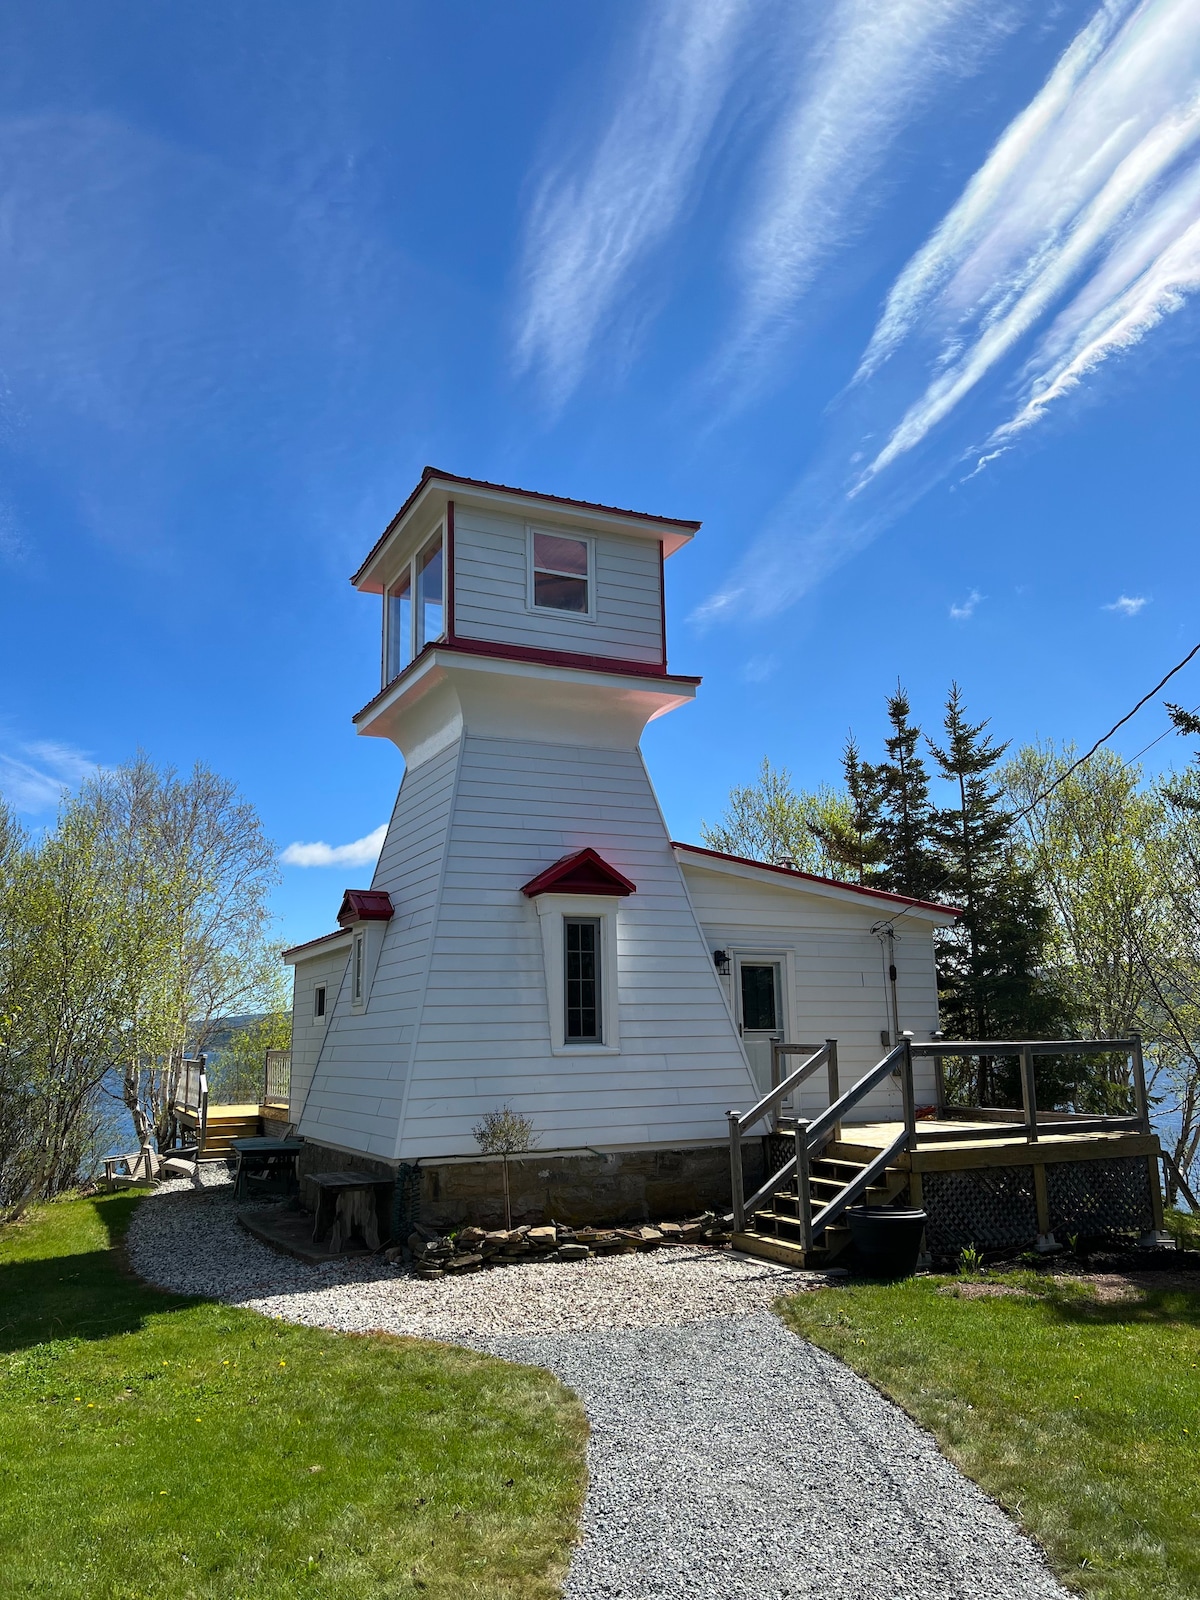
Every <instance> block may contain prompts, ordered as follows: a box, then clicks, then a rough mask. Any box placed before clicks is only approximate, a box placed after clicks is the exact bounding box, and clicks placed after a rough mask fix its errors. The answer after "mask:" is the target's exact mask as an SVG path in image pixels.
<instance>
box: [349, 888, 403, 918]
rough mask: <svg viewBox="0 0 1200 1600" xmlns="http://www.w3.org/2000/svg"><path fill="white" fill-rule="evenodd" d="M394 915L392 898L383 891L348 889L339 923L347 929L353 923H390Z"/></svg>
mask: <svg viewBox="0 0 1200 1600" xmlns="http://www.w3.org/2000/svg"><path fill="white" fill-rule="evenodd" d="M392 915H393V907H392V897H391V895H390V894H385V892H384V891H383V890H382V889H347V890H346V892H345V894H344V895H343V896H342V907H341V910H340V911H339V912H338V922H339V923H340V924H341V925H342V927H343V928H345V927H348V926H349V924H350V923H352V922H389V921H390V920H391V918H392Z"/></svg>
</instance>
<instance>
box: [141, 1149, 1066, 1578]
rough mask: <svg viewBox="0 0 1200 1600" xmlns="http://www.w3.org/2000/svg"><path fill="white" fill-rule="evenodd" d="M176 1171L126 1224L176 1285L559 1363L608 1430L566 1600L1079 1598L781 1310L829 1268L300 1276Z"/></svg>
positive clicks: (153, 1270) (706, 1263) (725, 1257)
mask: <svg viewBox="0 0 1200 1600" xmlns="http://www.w3.org/2000/svg"><path fill="white" fill-rule="evenodd" d="M205 1178H206V1187H205V1188H204V1189H203V1190H201V1191H196V1190H193V1189H192V1188H191V1186H190V1185H188V1184H186V1183H181V1184H177V1185H164V1187H163V1188H162V1189H161V1190H160V1191H159V1193H158V1194H157V1195H155V1196H154V1197H152V1198H151V1199H149V1200H147V1201H146V1202H145V1203H144V1204H143V1205H141V1206H139V1207H138V1209H137V1211H136V1212H135V1214H134V1220H133V1226H132V1227H131V1229H130V1234H129V1241H128V1247H129V1253H130V1258H131V1260H132V1262H133V1264H134V1266H135V1267H136V1268H137V1270H138V1271H139V1272H140V1273H141V1274H142V1275H143V1276H144V1277H146V1278H148V1279H150V1280H151V1281H152V1282H155V1283H158V1284H160V1285H162V1286H163V1287H164V1288H172V1289H178V1290H181V1291H185V1292H190V1293H196V1294H203V1295H208V1296H212V1297H214V1298H217V1299H221V1300H225V1301H228V1302H231V1303H233V1304H237V1305H244V1306H248V1307H251V1308H253V1309H255V1310H257V1311H261V1312H264V1313H265V1314H266V1315H268V1316H274V1317H281V1318H284V1319H285V1320H288V1321H294V1322H302V1323H307V1324H310V1325H313V1326H320V1327H330V1328H337V1329H341V1330H346V1331H351V1330H364V1329H368V1328H373V1329H383V1330H386V1331H389V1332H393V1333H404V1334H416V1335H420V1336H422V1337H425V1338H434V1339H446V1340H450V1341H453V1342H456V1343H459V1344H468V1345H472V1346H474V1347H476V1348H479V1349H483V1350H487V1351H490V1352H491V1353H493V1354H495V1355H498V1356H502V1357H505V1358H506V1359H508V1360H513V1361H525V1362H530V1363H533V1364H536V1365H539V1366H544V1367H547V1368H549V1369H550V1370H551V1371H552V1372H555V1373H556V1374H557V1375H558V1376H559V1377H560V1378H562V1380H563V1381H564V1382H565V1383H567V1384H569V1385H570V1387H571V1388H573V1389H574V1390H575V1392H576V1393H577V1394H578V1395H579V1396H580V1398H581V1399H582V1400H583V1402H584V1404H585V1405H586V1407H587V1411H588V1415H589V1417H590V1419H591V1424H592V1436H591V1442H590V1444H589V1449H588V1464H589V1472H590V1481H589V1488H588V1498H587V1505H586V1507H585V1512H584V1528H583V1540H582V1543H581V1544H580V1545H579V1546H578V1548H577V1550H576V1552H575V1555H574V1558H573V1560H572V1563H571V1570H570V1574H569V1576H568V1579H567V1586H566V1595H567V1596H568V1597H569V1600H617V1597H620V1600H784V1597H788V1600H794V1597H799V1596H813V1597H816V1596H820V1597H821V1600H908V1597H910V1596H911V1597H912V1600H984V1597H985V1596H986V1597H987V1600H1067V1597H1066V1591H1065V1590H1063V1589H1061V1588H1060V1587H1059V1585H1058V1584H1057V1583H1056V1582H1055V1580H1054V1579H1053V1578H1052V1577H1051V1575H1050V1573H1049V1571H1048V1570H1047V1568H1046V1565H1045V1562H1044V1560H1043V1558H1042V1556H1041V1555H1040V1553H1039V1552H1038V1550H1037V1549H1036V1547H1035V1546H1034V1545H1033V1544H1032V1542H1031V1541H1030V1540H1028V1539H1026V1538H1025V1536H1024V1535H1023V1534H1021V1533H1020V1532H1019V1530H1018V1529H1017V1528H1016V1527H1015V1526H1014V1524H1013V1523H1012V1522H1011V1521H1010V1520H1009V1519H1008V1518H1007V1517H1006V1516H1005V1515H1004V1513H1003V1512H1002V1511H1001V1510H1000V1509H999V1507H998V1506H996V1505H995V1504H994V1503H993V1502H992V1501H990V1500H989V1499H988V1498H987V1497H986V1496H985V1495H984V1494H983V1493H981V1491H980V1490H979V1489H977V1488H976V1487H975V1486H974V1485H973V1484H972V1483H970V1482H968V1480H967V1479H965V1478H964V1477H963V1476H962V1475H961V1474H960V1473H959V1472H958V1471H957V1470H956V1469H955V1468H954V1467H952V1466H951V1465H950V1463H949V1462H948V1461H946V1459H945V1458H944V1457H943V1456H942V1455H941V1454H940V1453H939V1452H938V1449H937V1446H936V1445H935V1444H934V1441H933V1439H932V1438H931V1436H930V1435H929V1434H927V1433H925V1432H924V1431H923V1430H922V1429H920V1428H918V1427H917V1426H916V1425H915V1424H914V1423H913V1422H911V1421H910V1420H909V1418H907V1417H906V1416H905V1415H904V1414H903V1413H902V1412H901V1411H899V1410H898V1409H897V1408H896V1407H894V1406H892V1405H891V1404H889V1402H887V1401H886V1400H884V1399H883V1397H882V1396H881V1395H879V1394H878V1393H877V1391H876V1390H874V1389H873V1388H871V1386H870V1385H869V1384H867V1383H865V1382H864V1381H863V1380H862V1379H861V1378H858V1377H856V1376H855V1374H854V1373H852V1372H850V1371H849V1369H848V1368H846V1367H844V1366H842V1365H841V1363H840V1362H838V1361H835V1360H834V1358H833V1357H832V1356H829V1355H827V1354H826V1353H825V1352H824V1351H821V1350H817V1349H816V1348H814V1347H813V1346H812V1345H808V1344H806V1343H804V1342H803V1341H802V1340H800V1339H797V1338H796V1337H795V1336H794V1335H793V1334H792V1333H790V1332H789V1331H788V1330H787V1329H786V1328H785V1327H784V1326H783V1325H782V1323H780V1322H779V1321H778V1319H777V1318H776V1317H774V1316H772V1315H771V1314H769V1312H768V1310H767V1308H768V1307H769V1305H770V1303H771V1302H772V1301H773V1300H774V1298H775V1297H776V1296H777V1295H778V1294H780V1293H783V1292H786V1291H789V1290H791V1291H794V1290H796V1289H799V1288H806V1287H814V1286H816V1285H817V1284H819V1283H820V1282H821V1281H822V1279H821V1276H820V1275H819V1274H806V1273H796V1272H793V1271H791V1270H789V1269H788V1268H785V1267H776V1266H774V1265H772V1264H770V1263H767V1262H761V1261H751V1260H748V1259H747V1258H744V1257H738V1256H733V1255H729V1254H723V1253H722V1254H718V1253H716V1252H713V1251H704V1250H689V1249H683V1248H671V1249H666V1250H658V1251H655V1252H653V1253H650V1254H645V1255H631V1256H615V1257H607V1258H603V1259H596V1260H591V1261H584V1262H572V1263H569V1264H566V1263H564V1264H559V1265H555V1266H553V1267H546V1266H541V1267H526V1266H517V1267H509V1268H506V1269H505V1271H504V1275H503V1277H502V1278H500V1279H499V1280H497V1276H496V1274H495V1273H477V1274H473V1275H471V1276H469V1277H464V1278H459V1279H444V1280H441V1281H438V1282H433V1283H425V1282H421V1281H419V1280H417V1279H416V1278H413V1277H410V1276H409V1275H408V1274H407V1273H405V1272H403V1271H400V1270H398V1269H392V1268H389V1267H388V1266H386V1265H385V1264H383V1263H382V1262H381V1261H380V1260H378V1259H375V1258H359V1259H357V1260H349V1261H346V1262H342V1263H338V1264H336V1265H332V1264H331V1265H328V1266H321V1267H306V1266H304V1265H302V1264H301V1263H299V1262H296V1261H292V1260H290V1259H289V1258H287V1257H283V1256H279V1255H276V1254H275V1252H274V1251H271V1250H268V1249H267V1248H266V1246H264V1245H261V1244H259V1243H258V1242H257V1241H256V1240H253V1239H251V1238H250V1237H249V1235H247V1234H246V1233H245V1232H244V1231H243V1230H242V1229H241V1228H240V1227H239V1226H238V1224H237V1221H236V1217H235V1213H234V1208H233V1205H232V1199H231V1191H230V1186H229V1184H228V1183H227V1182H226V1181H223V1179H224V1174H223V1173H218V1174H209V1173H206V1174H205Z"/></svg>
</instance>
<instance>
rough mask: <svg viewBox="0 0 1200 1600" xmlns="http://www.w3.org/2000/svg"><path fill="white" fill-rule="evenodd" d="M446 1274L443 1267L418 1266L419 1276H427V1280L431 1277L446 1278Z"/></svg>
mask: <svg viewBox="0 0 1200 1600" xmlns="http://www.w3.org/2000/svg"><path fill="white" fill-rule="evenodd" d="M445 1276H446V1274H445V1273H444V1272H443V1271H442V1269H441V1267H418V1268H417V1277H418V1278H425V1279H426V1280H429V1279H433V1278H444V1277H445Z"/></svg>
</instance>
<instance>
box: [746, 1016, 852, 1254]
mask: <svg viewBox="0 0 1200 1600" xmlns="http://www.w3.org/2000/svg"><path fill="white" fill-rule="evenodd" d="M774 1048H775V1052H776V1059H778V1056H780V1055H787V1054H791V1053H794V1052H795V1051H796V1050H797V1049H803V1048H804V1047H803V1046H802V1045H800V1046H798V1045H781V1044H776V1045H775V1047H774ZM831 1060H832V1061H833V1062H834V1063H836V1061H837V1040H836V1039H826V1041H825V1043H824V1044H823V1045H820V1046H819V1047H818V1048H817V1049H816V1050H814V1051H813V1053H812V1055H810V1056H809V1057H808V1059H807V1060H806V1061H802V1062H801V1063H800V1065H799V1066H798V1067H797V1068H796V1070H795V1072H793V1073H790V1074H789V1076H788V1077H786V1078H784V1080H783V1082H782V1083H777V1084H776V1085H775V1087H774V1088H773V1089H772V1090H770V1091H769V1093H767V1094H765V1095H763V1097H762V1099H761V1100H759V1101H757V1102H756V1103H755V1104H754V1105H752V1106H751V1107H750V1109H749V1111H745V1112H737V1111H727V1112H726V1113H725V1116H726V1118H727V1119H728V1122H729V1180H730V1189H731V1191H732V1198H733V1225H734V1228H735V1230H736V1231H737V1232H738V1233H740V1232H741V1231H742V1229H743V1228H744V1227H745V1225H746V1211H747V1207H748V1205H757V1204H758V1202H759V1201H760V1200H764V1199H766V1197H767V1196H768V1195H770V1194H774V1193H775V1191H776V1189H781V1188H782V1187H783V1185H784V1184H785V1183H787V1182H788V1180H789V1178H790V1177H791V1174H792V1173H793V1172H794V1171H795V1170H796V1157H795V1156H791V1157H789V1159H788V1161H787V1162H786V1163H785V1164H784V1165H783V1166H782V1167H781V1168H780V1169H779V1171H778V1172H773V1173H772V1174H771V1176H770V1177H769V1178H768V1179H767V1181H766V1183H765V1184H764V1185H763V1186H762V1188H760V1189H759V1190H758V1191H757V1192H756V1193H755V1194H754V1195H752V1196H751V1199H750V1201H749V1202H747V1201H746V1199H745V1183H744V1180H743V1178H742V1134H743V1133H745V1131H746V1129H747V1128H752V1127H753V1126H754V1124H755V1123H756V1122H760V1121H761V1120H762V1119H763V1117H765V1116H767V1115H768V1113H769V1112H771V1111H773V1110H775V1108H776V1107H777V1106H780V1105H782V1104H783V1102H784V1101H785V1100H786V1099H787V1097H788V1096H789V1095H790V1094H791V1092H792V1090H793V1089H798V1088H799V1087H800V1085H801V1084H802V1083H803V1082H804V1080H805V1079H806V1078H810V1077H811V1076H812V1075H813V1073H814V1072H816V1071H817V1069H818V1067H822V1066H827V1065H828V1064H829V1063H830V1061H831ZM834 1070H835V1071H836V1066H835V1069H834Z"/></svg>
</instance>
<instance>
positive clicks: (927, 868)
mask: <svg viewBox="0 0 1200 1600" xmlns="http://www.w3.org/2000/svg"><path fill="white" fill-rule="evenodd" d="M887 710H888V721H889V722H890V723H891V725H892V733H891V736H890V738H888V740H887V741H886V748H887V760H886V761H883V762H882V763H881V764H880V765H879V766H878V767H875V768H874V769H872V772H873V778H874V781H875V783H876V785H877V786H878V795H879V825H878V843H879V850H880V857H881V862H882V865H881V867H880V870H879V871H878V872H877V873H876V875H875V877H874V878H873V879H872V880H871V881H872V882H874V883H876V884H877V885H878V886H879V887H880V888H882V889H890V890H892V892H893V893H895V894H907V895H912V896H913V897H914V899H917V900H930V899H932V898H933V896H934V895H935V893H936V892H937V888H938V883H939V880H940V878H941V876H942V874H941V870H940V866H939V863H938V858H937V854H936V852H935V850H934V848H933V842H932V841H933V833H934V811H933V806H932V804H931V802H930V799H929V773H928V771H927V769H926V767H925V763H924V761H923V760H922V759H921V756H920V753H919V748H918V747H919V744H920V740H921V730H920V728H919V727H917V726H916V725H915V724H914V723H912V722H910V721H909V717H910V715H911V707H910V706H909V703H908V696H907V695H906V694H905V692H904V690H903V689H902V688H901V686H900V685H899V684H897V685H896V692H895V694H893V695H890V696H889V697H888V703H887Z"/></svg>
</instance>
